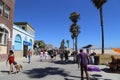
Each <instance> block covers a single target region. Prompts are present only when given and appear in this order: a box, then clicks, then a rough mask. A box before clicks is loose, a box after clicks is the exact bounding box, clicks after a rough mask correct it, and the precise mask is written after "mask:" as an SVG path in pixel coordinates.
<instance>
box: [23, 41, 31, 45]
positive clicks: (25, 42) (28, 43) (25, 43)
mask: <svg viewBox="0 0 120 80" xmlns="http://www.w3.org/2000/svg"><path fill="white" fill-rule="evenodd" d="M23 44H24V45H27V46H31V45H32V44H31V43H30V42H27V41H23Z"/></svg>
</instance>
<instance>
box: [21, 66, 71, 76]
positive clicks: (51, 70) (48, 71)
mask: <svg viewBox="0 0 120 80" xmlns="http://www.w3.org/2000/svg"><path fill="white" fill-rule="evenodd" d="M23 73H24V74H27V75H28V76H29V77H30V78H43V77H46V76H47V75H61V76H64V77H66V76H69V72H66V71H64V70H63V69H60V68H55V67H46V68H34V69H32V70H27V71H25V72H23Z"/></svg>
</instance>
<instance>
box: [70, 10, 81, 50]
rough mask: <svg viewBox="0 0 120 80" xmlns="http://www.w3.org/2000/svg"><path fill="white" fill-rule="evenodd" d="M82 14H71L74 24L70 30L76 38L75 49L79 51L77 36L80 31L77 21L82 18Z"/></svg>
mask: <svg viewBox="0 0 120 80" xmlns="http://www.w3.org/2000/svg"><path fill="white" fill-rule="evenodd" d="M79 16H80V14H78V13H76V12H73V13H71V14H70V20H71V21H72V22H73V24H72V25H71V27H70V32H71V33H72V36H73V37H74V38H75V51H77V44H78V43H77V37H78V34H79V33H80V31H79V28H80V27H79V25H77V21H78V19H79V18H80V17H79Z"/></svg>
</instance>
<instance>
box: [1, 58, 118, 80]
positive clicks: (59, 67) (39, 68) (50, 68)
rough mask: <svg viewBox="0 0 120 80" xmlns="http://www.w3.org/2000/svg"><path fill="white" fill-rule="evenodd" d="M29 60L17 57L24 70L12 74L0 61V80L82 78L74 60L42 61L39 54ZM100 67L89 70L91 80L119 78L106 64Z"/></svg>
mask: <svg viewBox="0 0 120 80" xmlns="http://www.w3.org/2000/svg"><path fill="white" fill-rule="evenodd" d="M27 61H28V60H27V58H19V59H17V62H18V63H21V64H22V65H23V70H22V71H21V72H20V73H18V74H11V75H9V74H8V73H7V71H8V66H7V65H6V64H5V62H0V80H80V71H79V69H78V68H77V64H74V63H73V62H72V61H69V63H68V64H64V63H61V62H60V60H59V58H58V57H57V60H56V61H55V62H40V60H39V56H33V57H32V62H31V63H30V64H28V63H27ZM96 66H97V65H96ZM98 67H99V68H101V69H102V70H101V72H89V74H90V77H91V79H90V80H119V78H120V76H119V75H120V74H119V73H110V72H108V71H107V70H106V69H105V68H107V67H106V66H105V65H99V66H98ZM93 77H94V79H93ZM85 80H86V79H85Z"/></svg>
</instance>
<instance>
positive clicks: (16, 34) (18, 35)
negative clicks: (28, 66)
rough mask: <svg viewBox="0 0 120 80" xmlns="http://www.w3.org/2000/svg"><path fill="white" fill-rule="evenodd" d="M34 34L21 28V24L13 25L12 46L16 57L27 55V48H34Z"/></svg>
mask: <svg viewBox="0 0 120 80" xmlns="http://www.w3.org/2000/svg"><path fill="white" fill-rule="evenodd" d="M33 44H34V35H32V34H30V33H28V32H27V31H25V30H23V29H21V27H20V26H17V25H14V26H13V40H12V48H13V50H14V52H15V56H16V57H26V56H27V50H28V49H31V50H33Z"/></svg>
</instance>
